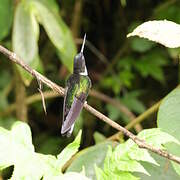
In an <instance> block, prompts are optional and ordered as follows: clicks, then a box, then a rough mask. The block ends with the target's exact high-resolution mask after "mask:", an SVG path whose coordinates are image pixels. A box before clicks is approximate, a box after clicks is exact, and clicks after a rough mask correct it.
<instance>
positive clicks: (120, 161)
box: [96, 128, 179, 179]
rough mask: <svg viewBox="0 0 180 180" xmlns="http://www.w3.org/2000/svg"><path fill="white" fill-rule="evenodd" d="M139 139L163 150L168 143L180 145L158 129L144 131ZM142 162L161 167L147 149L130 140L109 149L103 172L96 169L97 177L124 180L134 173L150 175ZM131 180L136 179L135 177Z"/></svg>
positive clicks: (139, 135)
mask: <svg viewBox="0 0 180 180" xmlns="http://www.w3.org/2000/svg"><path fill="white" fill-rule="evenodd" d="M138 137H139V138H141V139H144V140H145V141H146V142H147V143H148V144H151V145H152V146H154V147H157V148H161V149H162V148H163V146H162V144H165V143H168V142H175V143H179V141H178V140H176V139H175V138H174V137H173V136H171V135H169V134H167V133H165V132H162V131H161V130H160V129H158V128H154V129H148V130H143V131H141V132H140V133H139V134H138ZM163 149H164V148H163ZM142 162H147V163H149V164H154V165H156V166H157V165H159V164H158V163H157V162H156V161H155V160H154V158H153V157H152V156H151V155H150V154H149V152H148V151H147V149H141V148H139V147H138V145H137V144H135V143H134V142H133V141H132V140H131V139H129V140H127V141H126V142H125V143H123V144H119V145H118V146H117V147H116V148H115V149H114V150H112V148H109V150H108V152H107V155H106V158H105V161H104V169H103V171H100V170H98V169H96V173H97V177H98V176H102V177H103V176H105V175H109V174H112V176H115V177H116V178H117V179H118V178H119V179H123V178H124V176H130V175H132V174H131V173H134V172H140V173H143V174H146V175H150V173H149V172H148V171H147V169H145V167H144V166H143V164H142ZM124 173H127V174H124ZM129 178H130V179H134V176H132V177H129ZM126 179H127V178H126Z"/></svg>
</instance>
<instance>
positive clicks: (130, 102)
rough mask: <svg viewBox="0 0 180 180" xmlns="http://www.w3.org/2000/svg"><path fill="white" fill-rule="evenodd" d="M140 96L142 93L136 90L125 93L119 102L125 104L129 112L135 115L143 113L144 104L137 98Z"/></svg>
mask: <svg viewBox="0 0 180 180" xmlns="http://www.w3.org/2000/svg"><path fill="white" fill-rule="evenodd" d="M141 94H142V91H140V90H136V91H131V92H129V93H126V94H125V95H124V96H123V97H122V98H121V99H120V101H121V102H122V103H123V104H125V105H126V106H127V107H128V108H129V109H130V110H132V111H134V112H135V113H142V112H144V111H145V109H146V108H145V106H144V104H143V103H142V102H141V101H140V100H139V99H138V97H139V96H140V95H141Z"/></svg>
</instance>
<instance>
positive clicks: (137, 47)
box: [130, 37, 154, 53]
mask: <svg viewBox="0 0 180 180" xmlns="http://www.w3.org/2000/svg"><path fill="white" fill-rule="evenodd" d="M130 45H131V48H132V49H133V50H134V51H137V52H140V53H143V52H146V51H148V50H150V49H151V48H152V47H153V45H154V43H153V42H151V41H148V40H147V39H140V38H137V37H134V38H133V39H132V40H131V44H130Z"/></svg>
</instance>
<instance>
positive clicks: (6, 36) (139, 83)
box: [0, 0, 180, 179]
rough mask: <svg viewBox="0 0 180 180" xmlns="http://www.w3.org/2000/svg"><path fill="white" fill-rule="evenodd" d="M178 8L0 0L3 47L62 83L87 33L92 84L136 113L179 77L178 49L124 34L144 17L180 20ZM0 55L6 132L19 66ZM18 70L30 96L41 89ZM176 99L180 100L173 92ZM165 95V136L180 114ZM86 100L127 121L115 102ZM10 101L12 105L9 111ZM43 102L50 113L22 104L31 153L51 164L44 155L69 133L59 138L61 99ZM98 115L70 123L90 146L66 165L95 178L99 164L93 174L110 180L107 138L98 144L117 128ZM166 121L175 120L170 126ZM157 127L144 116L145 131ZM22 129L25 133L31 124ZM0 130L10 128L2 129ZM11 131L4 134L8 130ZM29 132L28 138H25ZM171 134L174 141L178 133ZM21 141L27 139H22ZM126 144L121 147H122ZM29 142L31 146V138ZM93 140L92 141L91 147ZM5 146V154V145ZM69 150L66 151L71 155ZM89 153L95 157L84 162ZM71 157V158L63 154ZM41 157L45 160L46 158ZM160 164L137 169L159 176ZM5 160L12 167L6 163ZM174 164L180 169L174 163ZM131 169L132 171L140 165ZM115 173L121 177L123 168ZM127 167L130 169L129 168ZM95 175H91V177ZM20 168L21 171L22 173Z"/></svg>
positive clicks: (170, 0)
mask: <svg viewBox="0 0 180 180" xmlns="http://www.w3.org/2000/svg"><path fill="white" fill-rule="evenodd" d="M79 2H80V3H82V4H81V5H82V6H81V8H82V9H78V8H76V7H79V6H77V4H78V3H79ZM179 10H180V2H179V1H177V0H166V1H160V0H156V1H150V0H144V1H140V0H137V1H127V0H114V1H91V0H86V1H78V0H69V1H67V0H61V1H60V0H15V1H14V0H1V3H0V44H2V45H4V46H5V47H7V48H8V49H10V50H13V51H15V52H16V53H17V54H18V55H19V56H20V57H22V58H23V60H24V61H25V62H26V63H28V64H29V65H30V66H31V67H32V68H34V69H36V70H38V71H39V72H41V73H43V74H44V75H45V76H46V77H48V78H50V79H51V80H52V81H54V82H56V83H58V84H59V85H61V86H63V87H64V86H65V80H66V79H67V77H68V75H69V73H71V72H72V66H73V58H74V55H75V54H76V53H77V47H78V46H79V45H80V44H79V43H80V41H79V39H78V38H82V37H83V36H84V34H85V33H86V34H87V40H88V41H89V42H90V43H91V44H92V45H93V47H94V48H96V50H98V51H97V52H98V56H97V54H94V53H93V52H94V51H92V49H91V47H90V46H88V45H87V44H86V47H85V50H84V54H85V58H86V64H87V67H88V72H89V76H90V78H91V80H92V83H93V88H94V89H96V90H97V91H100V92H102V93H104V94H106V95H108V96H109V97H110V98H112V99H114V100H117V101H119V102H120V103H121V104H122V105H124V106H126V107H127V108H128V109H129V110H130V111H131V112H132V113H134V115H136V116H138V115H140V114H141V113H143V112H144V111H145V110H146V109H147V108H148V107H151V106H152V104H154V102H156V101H158V100H160V99H161V98H162V97H164V96H165V95H166V94H168V93H169V92H170V91H171V90H172V89H173V88H174V87H176V86H177V84H178V83H179V82H180V69H179V68H180V66H179V51H180V49H179V48H176V49H168V48H165V47H163V46H161V45H158V44H156V43H153V42H150V41H147V40H145V39H140V38H137V37H133V38H130V39H127V38H126V35H127V34H128V33H129V32H131V31H132V30H133V29H134V28H135V27H137V26H138V25H140V24H141V23H142V22H145V21H147V20H152V19H161V20H162V19H167V20H171V21H174V22H176V23H180V11H179ZM77 17H79V19H78V18H77ZM76 21H77V22H76ZM73 23H76V24H77V28H78V29H77V32H78V35H77V36H74V32H73V31H72V29H73V28H72V24H73ZM73 36H74V37H73ZM101 53H102V54H101ZM102 55H103V56H105V57H106V59H107V62H105V61H103V60H102V59H101V57H102ZM0 59H1V60H0V126H1V127H2V128H7V129H9V130H10V129H11V125H12V124H13V123H14V122H15V121H16V119H17V117H16V113H15V112H16V110H17V109H18V107H17V106H15V104H14V103H15V99H16V94H15V86H16V82H15V76H16V75H15V71H14V68H16V67H15V66H14V64H12V63H11V62H8V61H7V60H5V57H4V56H3V55H1V54H0ZM17 69H18V71H19V72H20V74H21V79H22V82H23V83H25V85H26V94H27V97H31V96H32V95H33V94H35V93H38V90H37V88H38V84H37V80H36V79H33V78H32V77H31V76H30V75H29V74H28V73H26V72H25V71H24V70H23V69H22V68H19V67H18V68H17ZM47 89H48V88H47V87H45V86H44V87H43V91H45V90H47ZM170 96H171V95H170ZM172 96H174V94H172ZM25 98H26V97H25ZM170 98H171V97H170ZM174 98H175V99H176V98H177V99H178V98H179V95H178V93H177V94H176V96H175V97H174ZM166 100H167V102H166V101H165V102H164V103H165V105H164V104H163V105H162V107H161V108H162V109H161V108H160V112H159V115H158V127H160V128H162V129H163V131H165V132H167V133H169V134H170V135H172V136H176V135H175V134H173V132H171V130H170V129H169V127H171V126H172V129H174V128H178V127H179V126H176V125H177V124H178V122H177V118H178V117H179V113H178V107H179V104H178V102H177V104H176V103H175V104H174V105H175V106H173V108H172V109H171V110H169V106H171V102H170V104H169V100H168V97H167V99H166ZM88 102H90V104H91V105H92V106H93V107H95V108H96V109H98V110H99V111H101V112H102V113H104V114H105V115H107V116H109V117H110V118H112V119H113V120H114V121H117V122H118V123H119V124H123V125H127V124H128V123H129V122H130V118H129V116H128V115H127V114H124V113H122V112H121V111H119V109H118V108H117V107H116V106H114V105H113V104H110V103H106V102H104V101H102V100H100V99H99V98H98V97H91V96H90V97H89V99H88ZM166 103H167V104H168V105H167V106H166ZM12 105H14V106H15V108H14V109H13V108H12ZM46 105H47V113H48V114H47V116H45V115H44V112H43V108H42V103H41V102H38V101H36V100H35V101H33V102H32V103H30V104H28V105H27V107H28V124H29V125H30V126H31V129H32V137H33V144H34V148H35V149H36V152H38V153H43V154H46V155H43V157H46V156H47V157H48V158H47V159H48V160H47V159H46V160H47V161H48V162H45V164H47V163H51V162H52V159H53V160H54V158H55V156H53V158H52V157H50V158H49V155H47V154H52V155H58V153H59V151H60V150H63V149H64V147H65V146H66V145H67V144H69V143H70V142H71V141H72V139H73V137H72V138H69V139H67V138H63V137H61V135H60V127H61V120H62V107H63V98H51V99H46ZM166 108H168V109H166ZM12 109H13V110H12ZM169 111H172V112H174V117H169V116H168V114H166V113H168V112H169ZM165 112H166V113H165ZM168 117H169V118H168ZM171 118H172V119H171ZM95 120H96V118H95V117H93V116H91V115H90V114H89V113H88V112H87V111H82V113H81V115H80V117H79V119H78V120H77V123H76V125H75V129H74V132H73V136H76V135H77V134H78V132H79V130H80V129H83V135H82V143H81V149H83V148H85V147H86V148H87V149H85V150H82V152H81V151H80V153H78V154H77V157H76V156H75V160H74V161H73V162H72V164H71V165H70V164H69V167H67V171H70V170H71V168H72V169H76V170H77V172H80V171H82V169H83V163H84V166H85V174H86V175H87V176H88V177H95V170H94V163H95V162H96V163H95V164H96V168H95V169H96V173H97V176H96V177H97V178H98V177H99V178H100V179H107V177H106V175H105V174H106V173H105V171H106V170H105V169H103V158H105V154H106V152H107V151H108V148H107V144H108V143H107V142H103V143H102V144H101V142H102V141H105V139H106V137H108V136H111V135H113V134H114V133H116V131H115V130H114V129H112V128H111V127H109V126H108V125H107V124H104V123H103V122H100V121H95ZM171 121H175V122H174V123H172V124H169V122H171ZM155 124H156V117H155V116H150V117H148V118H147V122H143V125H142V128H143V129H144V128H152V127H154V126H155ZM173 125H175V127H174V126H173ZM27 129H28V130H27V131H28V132H29V127H27ZM2 131H3V132H5V133H7V130H2ZM10 132H11V131H8V133H10ZM176 134H177V133H176ZM28 137H29V139H31V138H30V135H28ZM28 137H22V138H28ZM176 138H177V139H178V140H179V138H178V137H176ZM19 140H20V141H21V140H23V141H29V140H27V139H19ZM124 140H126V139H124ZM17 141H18V138H17ZM128 142H129V141H126V142H125V144H122V146H123V148H122V149H124V146H126V143H128ZM97 143H98V144H97ZM159 143H160V142H159ZM30 144H31V147H32V143H30ZM94 144H95V145H94ZM113 144H114V143H113ZM169 144H170V145H169ZM169 144H166V146H165V147H166V148H167V149H168V150H169V151H172V153H175V154H178V153H179V152H175V151H176V150H177V145H176V144H174V143H169ZM91 145H94V146H93V147H91ZM28 146H29V145H28ZM118 146H121V145H118ZM3 148H5V147H3ZM5 149H7V152H6V153H8V152H9V147H6V148H5ZM115 151H116V150H115ZM117 152H118V151H117ZM69 153H70V154H71V152H69ZM110 153H112V154H113V153H114V148H113V150H111V151H110V150H109V154H107V157H106V161H105V164H106V163H107V159H108V158H110V159H111V158H113V156H112V157H110ZM71 155H72V154H71ZM88 155H91V156H92V159H90V160H89V161H88V160H87V159H86V157H88ZM95 155H96V156H95ZM6 156H8V155H6ZM93 156H95V158H93ZM69 158H70V156H69V157H68V158H67V159H69ZM153 158H154V157H153ZM154 159H156V158H154ZM1 160H2V159H0V161H1ZM36 160H37V159H36ZM46 160H45V159H44V160H43V162H44V161H46ZM84 161H85V162H84ZM99 162H100V164H99ZM133 162H134V161H133ZM157 162H158V163H159V164H161V163H162V167H161V166H160V167H157V166H156V165H152V164H150V163H148V162H142V163H141V167H142V166H143V167H144V168H145V169H146V170H147V171H148V173H149V174H151V175H152V177H157V173H158V172H162V169H163V167H164V166H163V165H164V164H165V163H166V162H165V161H164V160H162V159H160V160H157ZM31 163H32V161H31ZM118 163H119V162H117V163H116V162H114V163H113V164H112V165H113V166H114V167H116V166H118ZM137 163H139V160H137V161H135V165H138V167H139V164H137ZM7 164H8V165H12V163H10V164H9V162H8V163H7ZM20 165H22V164H20ZM29 165H31V164H29ZM128 165H129V164H128ZM18 167H19V166H18ZM20 167H21V166H20ZM173 167H174V168H175V170H176V172H177V173H179V166H176V165H174V164H173ZM100 168H101V169H100ZM133 168H137V166H134V167H133ZM102 169H103V170H102ZM15 170H16V169H15ZM26 170H28V168H27V169H26ZM131 170H132V169H131ZM141 170H142V169H141ZM156 170H157V171H158V172H157V173H156V172H155V171H156ZM120 171H121V174H123V172H122V170H120ZM120 171H119V172H120ZM132 171H133V172H134V169H133V170H132ZM16 172H17V171H16ZM92 172H93V175H92V176H91V175H90V176H89V174H91V173H92ZM112 172H113V173H114V175H115V174H116V172H114V171H112ZM24 173H26V172H25V171H24ZM27 173H28V172H27ZM9 174H10V172H9ZM15 175H16V174H15ZM76 175H77V174H76ZM76 175H75V176H76ZM114 175H113V174H112V177H116V176H114ZM124 175H125V176H126V177H128V179H131V178H132V179H133V178H134V176H136V175H137V176H138V177H143V178H144V179H148V178H149V176H148V175H144V174H142V173H138V174H136V173H132V174H131V173H130V172H127V173H125V174H124ZM10 176H11V174H10V175H9V177H10ZM70 177H71V174H70ZM176 177H177V174H175V172H174V170H173V169H172V168H171V167H170V168H168V176H167V178H166V179H175V178H176ZM0 178H1V177H0ZM155 179H156V178H155ZM162 179H163V177H162Z"/></svg>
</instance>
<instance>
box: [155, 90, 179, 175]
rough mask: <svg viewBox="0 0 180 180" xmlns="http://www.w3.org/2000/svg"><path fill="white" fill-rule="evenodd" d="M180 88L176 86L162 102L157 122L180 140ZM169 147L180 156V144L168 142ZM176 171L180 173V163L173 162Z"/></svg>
mask: <svg viewBox="0 0 180 180" xmlns="http://www.w3.org/2000/svg"><path fill="white" fill-rule="evenodd" d="M179 107H180V88H176V89H175V90H173V91H172V92H171V93H170V94H168V95H167V96H166V98H165V99H164V100H163V102H162V103H161V106H160V108H159V111H158V119H157V124H158V127H159V128H161V129H162V130H163V131H165V132H167V133H169V134H171V135H172V136H174V137H176V138H177V139H178V140H179V141H180V133H179V132H180V125H179V121H180V111H179ZM166 147H167V149H168V150H169V151H170V152H171V153H173V154H175V155H177V156H180V145H177V144H174V143H172V144H170V145H169V144H167V145H166ZM173 165H174V167H175V169H176V171H177V172H178V173H179V174H180V165H178V164H176V163H173Z"/></svg>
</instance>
